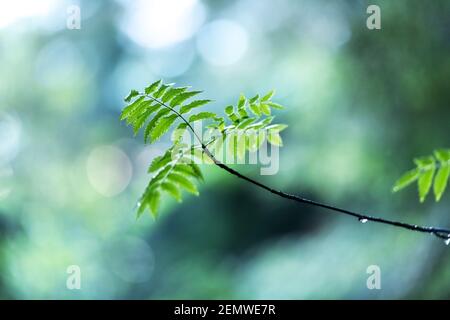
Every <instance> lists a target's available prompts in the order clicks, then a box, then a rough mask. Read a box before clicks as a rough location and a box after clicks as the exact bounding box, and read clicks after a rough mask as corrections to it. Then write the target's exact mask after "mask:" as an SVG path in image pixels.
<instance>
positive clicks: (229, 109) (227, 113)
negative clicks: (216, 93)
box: [225, 106, 234, 116]
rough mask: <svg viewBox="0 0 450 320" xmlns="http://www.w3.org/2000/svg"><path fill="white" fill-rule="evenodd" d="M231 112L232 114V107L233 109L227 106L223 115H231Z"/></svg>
mask: <svg viewBox="0 0 450 320" xmlns="http://www.w3.org/2000/svg"><path fill="white" fill-rule="evenodd" d="M233 112H234V107H233V106H227V107H225V114H226V115H227V116H229V115H231V114H233Z"/></svg>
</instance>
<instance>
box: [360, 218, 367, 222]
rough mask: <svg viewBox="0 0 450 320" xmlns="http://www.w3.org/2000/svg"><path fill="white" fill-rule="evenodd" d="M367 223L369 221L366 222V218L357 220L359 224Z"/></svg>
mask: <svg viewBox="0 0 450 320" xmlns="http://www.w3.org/2000/svg"><path fill="white" fill-rule="evenodd" d="M367 221H369V220H367V219H366V218H359V222H361V223H366V222H367Z"/></svg>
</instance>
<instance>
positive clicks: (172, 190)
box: [161, 182, 181, 202]
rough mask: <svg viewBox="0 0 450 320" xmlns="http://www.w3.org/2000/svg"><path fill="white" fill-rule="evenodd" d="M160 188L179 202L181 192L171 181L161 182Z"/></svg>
mask: <svg viewBox="0 0 450 320" xmlns="http://www.w3.org/2000/svg"><path fill="white" fill-rule="evenodd" d="M161 188H162V189H163V190H164V191H166V192H167V193H168V194H170V195H171V196H172V197H174V198H175V200H177V201H178V202H181V192H180V189H178V187H177V185H176V184H174V183H171V182H163V183H162V184H161Z"/></svg>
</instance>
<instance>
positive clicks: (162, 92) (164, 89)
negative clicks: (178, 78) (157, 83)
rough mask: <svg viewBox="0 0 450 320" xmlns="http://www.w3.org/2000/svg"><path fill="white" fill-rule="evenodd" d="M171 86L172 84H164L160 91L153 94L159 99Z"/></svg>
mask: <svg viewBox="0 0 450 320" xmlns="http://www.w3.org/2000/svg"><path fill="white" fill-rule="evenodd" d="M169 87H170V84H163V85H162V86H161V87H159V89H158V91H156V92H155V93H154V94H153V96H154V97H155V98H156V99H159V98H160V97H161V96H162V95H163V94H164V92H166V90H167V89H168V88H169Z"/></svg>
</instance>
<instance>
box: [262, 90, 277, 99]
mask: <svg viewBox="0 0 450 320" xmlns="http://www.w3.org/2000/svg"><path fill="white" fill-rule="evenodd" d="M274 94H275V90H270V91H269V92H268V93H267V94H266V95H265V96H264V97H262V98H261V101H269V100H270V99H272V97H273V95H274Z"/></svg>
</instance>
